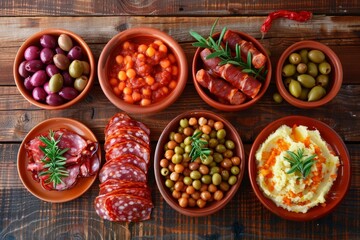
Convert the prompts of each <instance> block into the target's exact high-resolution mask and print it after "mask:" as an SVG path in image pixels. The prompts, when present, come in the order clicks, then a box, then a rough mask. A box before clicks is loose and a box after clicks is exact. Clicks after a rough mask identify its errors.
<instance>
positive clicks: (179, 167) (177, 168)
mask: <svg viewBox="0 0 360 240" xmlns="http://www.w3.org/2000/svg"><path fill="white" fill-rule="evenodd" d="M184 169H185V167H184V166H183V165H182V164H179V163H178V164H175V167H174V171H175V172H176V173H182V172H183V171H184Z"/></svg>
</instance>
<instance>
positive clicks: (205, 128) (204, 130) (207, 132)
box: [201, 125, 211, 134]
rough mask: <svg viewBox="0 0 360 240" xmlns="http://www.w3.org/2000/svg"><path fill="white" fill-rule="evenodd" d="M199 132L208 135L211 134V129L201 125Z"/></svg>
mask: <svg viewBox="0 0 360 240" xmlns="http://www.w3.org/2000/svg"><path fill="white" fill-rule="evenodd" d="M201 130H202V131H203V133H205V134H210V132H211V127H210V126H209V125H203V126H202V128H201Z"/></svg>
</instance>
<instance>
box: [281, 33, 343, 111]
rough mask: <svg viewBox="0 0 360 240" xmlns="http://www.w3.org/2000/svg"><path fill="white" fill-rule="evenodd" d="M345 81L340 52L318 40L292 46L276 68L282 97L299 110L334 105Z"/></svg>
mask: <svg viewBox="0 0 360 240" xmlns="http://www.w3.org/2000/svg"><path fill="white" fill-rule="evenodd" d="M342 81H343V69H342V64H341V61H340V59H339V58H338V56H337V55H336V53H335V52H334V51H333V50H332V49H331V48H330V47H328V46H326V45H324V44H322V43H320V42H316V41H309V40H306V41H300V42H297V43H295V44H293V45H291V46H289V47H288V48H287V49H286V50H285V51H284V52H283V53H282V55H281V56H280V59H279V61H278V64H277V67H276V86H277V89H278V91H279V93H280V95H281V96H282V97H283V98H284V99H285V100H286V101H287V102H288V103H290V104H292V105H293V106H296V107H299V108H305V109H307V108H315V107H320V106H323V105H325V104H327V103H328V102H330V101H331V100H332V99H333V98H334V97H335V96H336V95H337V93H338V92H339V90H340V88H341V85H342Z"/></svg>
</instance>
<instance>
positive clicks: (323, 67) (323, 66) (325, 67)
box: [319, 61, 331, 74]
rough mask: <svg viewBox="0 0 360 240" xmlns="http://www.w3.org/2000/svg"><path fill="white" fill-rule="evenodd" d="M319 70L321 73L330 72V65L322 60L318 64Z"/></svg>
mask: <svg viewBox="0 0 360 240" xmlns="http://www.w3.org/2000/svg"><path fill="white" fill-rule="evenodd" d="M319 72H320V73H322V74H329V73H330V72H331V65H330V63H328V62H325V61H324V62H322V63H320V64H319Z"/></svg>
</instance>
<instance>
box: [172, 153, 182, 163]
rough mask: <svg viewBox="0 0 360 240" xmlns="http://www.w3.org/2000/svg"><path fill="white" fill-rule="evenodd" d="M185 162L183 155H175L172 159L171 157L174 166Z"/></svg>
mask: <svg viewBox="0 0 360 240" xmlns="http://www.w3.org/2000/svg"><path fill="white" fill-rule="evenodd" d="M182 160H183V156H182V155H181V154H178V153H175V154H174V155H173V156H172V157H171V162H172V163H174V164H178V163H181V162H182Z"/></svg>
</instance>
